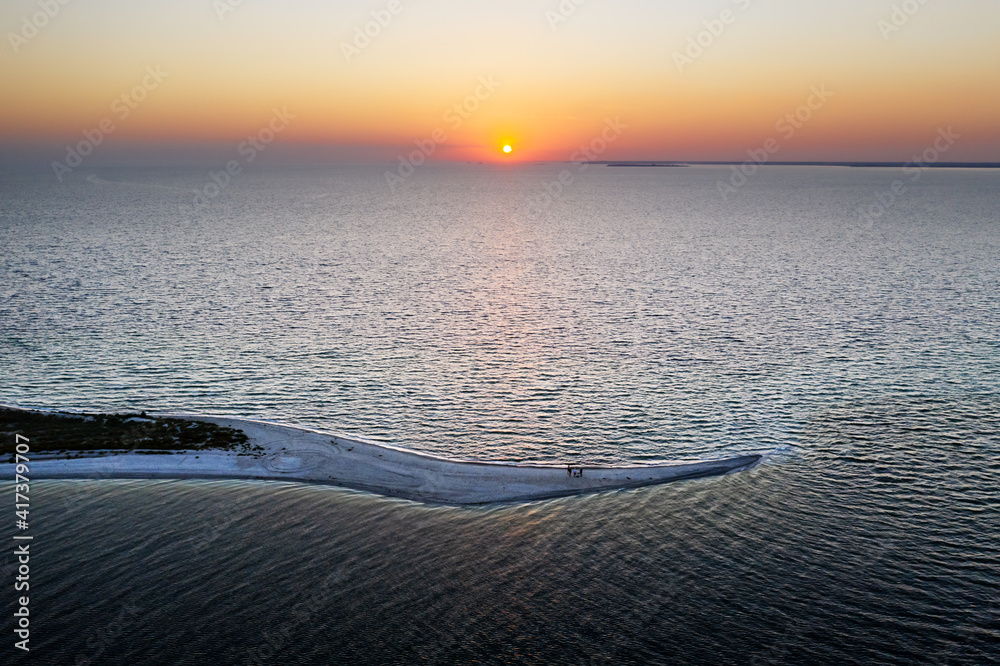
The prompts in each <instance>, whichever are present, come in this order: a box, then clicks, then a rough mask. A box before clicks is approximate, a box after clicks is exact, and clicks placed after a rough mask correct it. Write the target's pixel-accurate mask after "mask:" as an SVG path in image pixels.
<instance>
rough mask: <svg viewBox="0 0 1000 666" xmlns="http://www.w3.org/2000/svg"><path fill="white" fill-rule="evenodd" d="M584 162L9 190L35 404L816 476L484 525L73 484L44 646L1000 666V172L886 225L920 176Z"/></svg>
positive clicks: (541, 454) (41, 591) (914, 194)
mask: <svg viewBox="0 0 1000 666" xmlns="http://www.w3.org/2000/svg"><path fill="white" fill-rule="evenodd" d="M563 168H566V167H564V166H556V165H550V166H524V167H520V168H518V169H513V170H501V169H494V168H489V167H467V168H458V167H449V168H443V167H442V168H436V167H425V168H423V169H421V170H418V172H417V173H416V174H415V175H414V176H413V177H411V178H410V179H408V180H407V182H406V183H405V184H404V185H403V186H401V187H400V188H399V191H398V192H397V193H395V194H391V193H390V192H389V190H388V188H387V186H386V184H385V180H384V178H383V176H382V172H381V170H379V169H374V168H369V167H352V168H346V167H345V168H340V169H335V170H275V171H257V172H250V171H247V172H245V173H244V174H241V176H240V178H239V179H237V180H236V181H235V182H234V183H233V184H232V185H231V186H230V187H228V188H226V189H224V190H223V191H222V193H221V194H220V195H219V196H218V197H217V198H216V199H214V200H213V201H211V202H210V203H209V204H208V205H207V206H204V207H201V208H195V207H193V206H192V205H191V200H192V194H191V191H192V188H195V187H199V188H203V187H204V184H205V181H206V178H207V174H206V173H205V172H204V171H198V170H176V171H164V170H160V171H124V170H123V171H116V170H105V171H96V172H91V173H88V174H80V175H79V177H77V176H76V175H74V176H73V177H71V178H69V179H67V181H66V182H65V183H63V184H58V183H56V182H55V180H54V179H53V178H52V177H51V175H49V174H45V175H42V176H37V175H19V174H4V175H3V178H2V180H0V230H2V238H0V243H2V245H3V247H2V249H3V257H2V259H0V267H2V270H3V273H2V276H0V294H2V296H3V299H2V301H0V402H6V403H13V404H19V405H23V406H30V407H58V408H69V409H78V410H139V409H145V410H149V411H155V410H159V411H187V412H201V413H216V414H219V413H222V414H232V415H240V416H249V417H253V418H262V419H269V420H276V421H281V422H287V423H292V424H296V425H306V426H311V427H319V428H325V429H330V430H336V431H341V432H348V433H354V434H359V435H365V436H369V437H375V438H378V439H382V440H385V441H389V442H392V443H394V444H398V445H402V446H407V447H411V448H416V449H422V450H428V451H434V452H438V453H442V454H446V455H462V456H471V457H477V458H489V459H504V460H545V461H554V460H560V461H568V460H572V461H590V462H648V461H655V460H667V459H676V458H698V457H708V456H712V455H722V454H726V453H731V452H734V451H744V450H754V451H758V450H764V449H777V450H778V454H777V455H776V456H774V457H773V458H772V459H771V460H770V461H769V462H768V463H767V464H765V465H763V466H762V467H760V468H758V469H756V470H754V471H753V472H750V473H746V474H740V475H735V476H727V477H722V478H718V479H711V480H704V481H694V482H683V483H678V484H673V485H668V486H662V487H657V488H649V489H643V490H637V491H629V492H612V493H602V494H597V495H591V496H586V497H578V498H569V499H564V500H556V501H549V502H538V503H531V504H525V505H514V506H496V507H485V508H479V509H456V508H440V507H431V506H424V505H419V504H414V503H408V502H402V501H396V500H389V499H385V498H380V497H377V496H373V495H367V494H363V493H354V492H348V491H343V490H339V489H336V488H323V487H311V486H303V485H295V484H279V483H257V482H197V481H173V482H139V481H135V482H131V481H130V482H125V481H107V480H105V481H51V482H35V483H33V484H32V491H33V497H32V516H33V532H34V534H35V542H34V543H33V546H32V548H33V549H35V550H34V551H33V552H34V553H36V554H35V556H34V557H33V558H32V593H33V595H34V596H33V597H32V614H33V622H34V624H33V627H34V628H35V632H33V635H32V646H33V650H32V652H33V655H32V656H33V657H37V659H39V660H40V661H39V663H46V660H49V663H77V662H78V661H80V660H88V659H92V660H93V663H190V664H198V663H211V662H212V661H215V662H218V663H257V662H258V661H264V662H267V663H275V664H277V663H398V664H412V663H474V662H476V661H478V662H481V663H516V662H527V663H539V664H550V663H576V664H605V663H607V664H612V663H636V664H640V663H642V664H645V663H696V662H701V663H740V664H742V663H760V664H764V663H872V662H887V663H937V664H958V663H969V664H981V663H987V662H989V661H991V660H995V659H996V655H997V654H1000V651H998V647H1000V342H998V340H1000V308H998V302H1000V262H998V260H997V257H998V256H1000V213H998V211H1000V172H995V171H987V170H982V171H979V170H947V171H943V170H942V171H928V172H926V173H924V174H922V176H921V178H920V179H919V181H917V182H908V189H907V192H906V194H905V195H904V196H903V197H901V198H900V199H899V201H897V202H896V203H895V205H893V206H892V207H891V208H889V209H888V210H887V211H885V212H884V213H883V214H882V215H881V216H880V217H877V218H871V217H867V216H865V215H863V214H862V211H864V210H868V209H869V208H870V207H871V206H872V205H873V204H874V203H876V202H877V199H876V198H875V197H876V194H877V193H878V192H881V191H884V190H887V189H888V188H889V187H890V185H891V184H892V182H893V180H895V179H897V178H901V174H900V173H899V172H897V171H893V170H879V169H834V168H809V169H803V168H780V167H773V168H769V169H761V170H760V171H759V172H758V173H757V174H756V175H755V176H754V178H752V179H750V182H749V183H748V184H747V185H746V186H745V187H744V188H742V189H740V190H739V191H737V192H735V193H731V194H730V195H729V196H728V197H727V198H725V199H724V198H723V197H722V196H720V194H719V192H718V191H717V188H716V183H717V182H718V181H719V180H721V179H725V178H727V177H728V174H729V172H728V170H727V169H725V168H721V167H720V168H708V167H698V168H689V169H613V168H605V167H591V168H589V169H588V170H586V171H585V172H583V173H575V180H574V182H573V183H572V184H571V185H570V186H568V187H565V188H564V190H563V192H562V193H561V194H560V195H559V196H558V197H557V198H555V199H554V200H551V201H549V200H547V199H546V198H545V197H544V193H545V191H546V183H551V182H554V181H556V179H557V178H558V174H559V171H560V170H561V169H563ZM569 168H571V169H574V171H575V169H576V167H573V166H571V167H569ZM4 487H8V488H9V487H10V484H6V483H5V485H4ZM4 494H5V495H7V496H8V497H9V496H10V495H9V494H8V493H6V492H5V493H4ZM5 553H7V554H5V555H4V558H5V559H4V560H3V561H2V564H3V566H4V567H5V571H9V572H12V571H13V568H12V566H13V563H14V562H13V559H12V558H11V557H10V555H9V551H6V550H5ZM8 579H9V576H8ZM8 590H9V587H8ZM9 593H10V594H11V595H13V592H9ZM4 603H10V602H6V601H5V602H4ZM10 626H11V623H10V620H9V619H5V620H4V621H3V623H0V630H2V631H3V633H4V634H5V635H7V636H11V635H12V634H11V632H10V630H9V629H10ZM35 641H37V645H36V642H35Z"/></svg>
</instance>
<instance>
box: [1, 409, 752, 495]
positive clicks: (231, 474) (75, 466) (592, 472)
mask: <svg viewBox="0 0 1000 666" xmlns="http://www.w3.org/2000/svg"><path fill="white" fill-rule="evenodd" d="M8 408H9V409H12V410H17V411H20V412H28V413H35V414H38V413H42V414H49V415H66V414H65V413H61V412H40V411H39V410H26V409H22V408H19V407H13V406H10V407H8ZM84 416H85V415H77V417H78V418H83V417H84ZM149 418H154V419H156V418H159V419H179V420H184V421H189V422H194V423H209V424H213V425H215V426H220V427H222V428H232V429H234V430H238V431H242V432H243V433H245V434H246V436H247V440H248V442H247V443H248V446H247V447H246V448H243V449H241V450H240V451H237V450H219V449H196V448H195V449H182V450H176V451H158V452H156V453H159V454H160V455H150V454H149V453H148V452H142V451H138V450H133V451H119V452H116V451H115V450H114V449H104V450H100V451H97V450H95V451H86V452H80V453H79V454H77V455H74V456H73V457H69V456H68V455H63V454H46V453H42V454H40V455H38V454H32V455H29V456H28V457H29V459H30V463H29V469H30V478H31V479H32V480H36V479H69V478H73V479H77V478H83V479H105V478H144V479H168V478H170V479H255V480H273V481H276V480H281V481H298V482H306V483H319V484H325V485H333V486H339V487H343V488H350V489H353V490H362V491H367V492H372V493H376V494H380V495H385V496H389V497H398V498H402V499H409V500H414V501H419V502H427V503H433V504H458V505H461V504H491V503H502V502H522V501H532V500H539V499H549V498H554V497H563V496H568V495H578V494H584V493H591V492H599V491H602V490H614V489H624V488H637V487H642V486H648V485H656V484H660V483H668V482H670V481H679V480H684V479H693V478H704V477H709V476H720V475H724V474H732V473H736V472H741V471H746V470H749V469H753V468H754V467H756V466H757V465H759V464H760V463H761V462H763V461H764V460H765V459H766V458H767V457H768V455H769V454H767V453H762V454H747V455H740V456H734V457H730V458H723V459H714V460H704V461H696V462H677V463H670V464H663V465H638V466H596V465H573V464H570V465H559V464H551V465H550V464H537V463H513V462H495V461H478V460H467V459H456V458H446V457H442V456H438V455H434V454H430V453H424V452H420V451H412V450H410V449H405V448H402V447H397V446H392V445H389V444H382V443H376V442H373V441H370V440H366V439H364V438H361V437H354V436H350V437H348V436H344V435H337V434H334V433H330V432H324V431H321V430H314V429H310V428H304V427H300V426H291V425H284V424H279V423H272V422H267V421H258V420H253V419H245V418H237V417H228V416H206V415H196V414H159V413H158V414H149ZM24 434H25V435H26V436H29V437H30V436H31V434H30V433H24ZM102 451H108V452H107V453H103V454H102ZM14 468H15V465H14V463H10V462H6V461H4V462H3V463H0V472H2V473H3V474H4V477H9V478H13V474H14Z"/></svg>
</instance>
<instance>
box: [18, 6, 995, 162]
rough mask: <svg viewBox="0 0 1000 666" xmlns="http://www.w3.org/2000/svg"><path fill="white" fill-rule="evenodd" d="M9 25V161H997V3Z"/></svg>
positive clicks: (68, 12) (201, 11)
mask: <svg viewBox="0 0 1000 666" xmlns="http://www.w3.org/2000/svg"><path fill="white" fill-rule="evenodd" d="M0 28H2V32H3V34H4V40H3V41H4V43H3V44H2V45H0V85H2V102H0V153H3V154H2V155H0V159H2V160H3V161H4V162H6V163H11V162H24V163H40V164H48V163H49V162H51V161H52V160H62V159H65V158H66V157H67V155H68V150H69V149H71V148H73V147H75V146H79V144H80V142H85V143H89V144H91V146H90V147H91V149H92V152H93V154H94V157H93V158H91V160H92V162H91V163H94V164H100V163H115V162H121V163H136V162H149V163H184V162H186V161H199V160H209V161H211V160H217V159H219V156H220V155H231V154H232V153H233V151H234V150H235V149H236V148H237V147H238V146H240V145H243V143H244V142H246V141H247V140H248V138H250V137H254V138H256V140H257V141H258V142H263V141H265V140H266V141H269V142H270V143H267V144H266V145H268V147H269V148H268V151H267V152H268V157H269V159H273V160H286V161H296V160H299V161H302V162H309V163H312V162H331V163H337V162H383V161H392V160H394V159H396V158H397V156H399V155H406V154H409V153H411V152H412V151H413V150H422V151H423V152H425V154H426V155H427V156H428V158H429V159H432V160H462V161H466V160H468V161H543V160H572V159H580V156H581V153H580V149H581V147H584V148H588V149H589V153H590V154H589V157H592V158H596V159H602V160H643V159H648V160H653V159H655V160H677V161H727V160H734V161H742V160H745V159H747V158H748V155H750V154H752V153H753V152H754V151H757V152H758V153H759V151H760V150H762V149H765V147H768V148H771V149H774V150H773V151H772V153H771V159H772V160H789V161H795V160H801V161H907V160H910V159H911V158H912V157H914V156H916V155H919V154H920V153H922V152H923V151H924V150H926V149H927V148H929V147H931V146H933V145H934V142H935V140H936V138H937V137H938V136H940V134H939V133H940V132H950V133H951V136H957V137H959V138H957V140H955V141H954V143H953V145H951V147H950V149H949V151H948V153H947V158H946V159H947V160H948V161H990V162H1000V2H998V0H829V1H826V0H812V1H807V0H704V1H694V0H338V1H337V2H330V1H322V0H170V1H169V2H166V1H164V0H5V1H4V3H3V5H2V7H0ZM366 30H367V34H366ZM504 145H510V146H511V148H512V150H511V152H510V154H509V155H505V154H504V153H503V151H502V148H503V146H504ZM87 148H88V146H86V145H85V146H83V147H82V149H83V150H87Z"/></svg>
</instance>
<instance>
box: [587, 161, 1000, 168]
mask: <svg viewBox="0 0 1000 666" xmlns="http://www.w3.org/2000/svg"><path fill="white" fill-rule="evenodd" d="M748 161H749V160H744V161H742V162H671V161H666V160H663V161H661V160H625V161H615V162H610V161H594V162H586V164H603V165H604V166H609V167H691V166H740V165H742V164H746V163H747V162H748ZM752 163H753V164H757V166H817V167H849V168H864V169H902V168H904V167H912V166H915V163H914V162H764V163H762V164H760V163H757V162H752ZM919 166H920V168H927V169H1000V162H937V163H934V164H920V165H919Z"/></svg>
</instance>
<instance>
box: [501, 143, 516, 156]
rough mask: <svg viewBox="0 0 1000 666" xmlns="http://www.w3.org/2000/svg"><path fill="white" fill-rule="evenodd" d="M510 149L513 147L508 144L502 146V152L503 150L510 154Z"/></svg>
mask: <svg viewBox="0 0 1000 666" xmlns="http://www.w3.org/2000/svg"><path fill="white" fill-rule="evenodd" d="M512 150H514V149H513V148H511V147H510V145H506V146H504V147H503V152H505V153H507V154H510V151H512Z"/></svg>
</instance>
